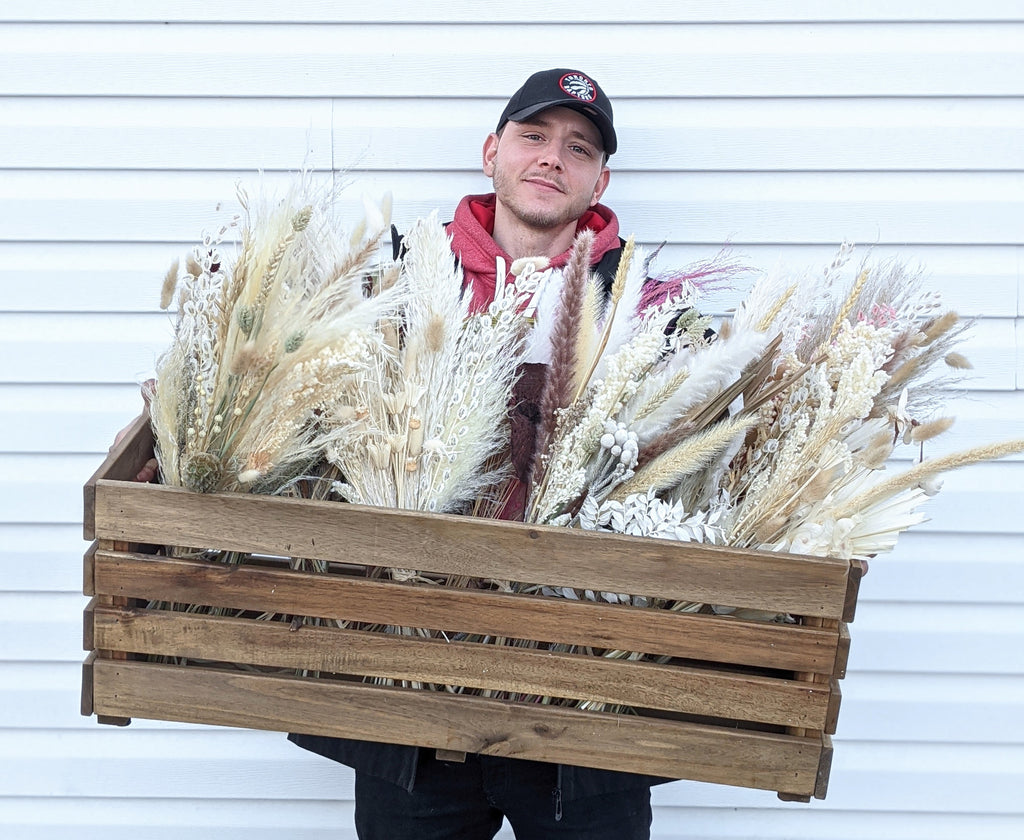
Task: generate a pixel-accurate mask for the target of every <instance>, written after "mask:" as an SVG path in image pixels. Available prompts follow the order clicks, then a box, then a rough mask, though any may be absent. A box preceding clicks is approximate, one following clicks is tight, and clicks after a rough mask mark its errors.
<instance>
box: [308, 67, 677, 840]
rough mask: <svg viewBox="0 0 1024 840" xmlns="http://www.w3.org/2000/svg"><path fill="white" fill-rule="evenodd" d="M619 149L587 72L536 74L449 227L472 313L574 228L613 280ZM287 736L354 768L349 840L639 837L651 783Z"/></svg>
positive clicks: (603, 100) (557, 249) (645, 832)
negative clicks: (518, 267) (507, 828)
mask: <svg viewBox="0 0 1024 840" xmlns="http://www.w3.org/2000/svg"><path fill="white" fill-rule="evenodd" d="M616 148H617V139H616V135H615V129H614V126H613V122H612V107H611V103H610V102H609V101H608V98H607V97H606V96H605V94H604V93H603V91H602V90H601V89H600V87H599V86H598V85H597V83H596V82H595V81H594V80H593V79H591V78H590V77H589V76H587V75H586V74H584V73H581V72H578V71H575V70H567V69H554V70H545V71H542V72H539V73H535V74H534V75H532V76H531V77H530V78H529V79H527V80H526V82H525V84H524V85H523V86H522V87H521V88H520V89H519V90H518V91H517V92H516V93H515V94H514V95H513V96H512V98H511V99H510V100H509V102H508V104H507V105H506V107H505V110H504V111H503V113H502V115H501V118H500V119H499V120H498V124H497V127H496V129H495V131H494V132H493V133H492V134H490V135H488V137H487V139H486V140H485V141H484V146H483V172H484V174H485V175H487V176H488V177H489V178H491V180H492V182H493V185H494V192H493V193H491V194H489V195H474V196H467V197H465V198H463V199H462V201H461V202H460V203H459V205H458V207H457V209H456V211H455V217H454V219H453V221H452V222H451V223H450V224H449V225H448V233H449V235H450V236H451V237H452V250H453V251H454V253H455V255H456V256H457V257H458V258H459V260H460V261H461V263H462V267H463V271H464V275H465V281H466V294H469V295H471V305H472V308H473V309H474V311H480V310H482V309H484V308H486V307H487V305H488V304H489V303H490V302H491V300H492V299H493V297H494V294H495V290H496V287H497V284H498V283H506V282H508V280H509V278H510V274H509V272H510V269H511V268H512V265H513V263H514V262H515V260H517V259H519V258H523V257H542V258H546V259H547V260H548V261H549V268H550V269H551V274H553V275H556V279H557V275H558V273H559V270H560V269H561V268H562V267H563V266H564V265H565V264H566V262H567V261H568V258H569V253H570V250H571V246H572V243H573V240H574V238H575V236H576V234H577V233H579V232H580V231H582V230H585V229H589V230H591V231H593V232H594V249H593V252H592V260H591V261H592V265H593V267H594V268H595V270H596V271H597V272H598V273H599V274H600V275H601V276H602V277H603V278H604V279H605V281H606V283H607V282H610V279H611V277H612V276H613V275H614V273H615V269H616V267H617V263H618V258H619V255H620V253H621V244H622V242H621V240H620V239H619V235H618V233H619V225H618V220H617V219H616V217H615V214H614V213H613V212H612V211H611V210H609V209H608V208H607V207H605V206H603V205H602V204H600V203H599V202H600V199H601V196H602V195H603V194H604V191H605V189H606V188H607V186H608V180H609V177H610V173H609V170H608V166H607V161H608V157H609V156H610V155H611V154H613V153H614V152H615V150H616ZM499 273H500V276H499ZM520 402H522V400H520ZM519 409H520V410H521V405H520V406H519ZM516 419H517V418H515V417H513V428H514V429H515V426H516V423H515V421H516ZM517 467H518V465H517ZM289 737H290V739H291V740H292V741H294V742H295V743H297V744H298V745H299V746H302V747H304V748H306V749H309V750H312V751H314V752H316V753H319V754H320V755H324V756H326V757H328V758H331V759H334V760H335V761H341V762H343V763H345V764H349V765H350V766H352V767H353V768H355V770H356V814H355V821H356V829H357V832H358V835H359V837H360V840H442V838H443V840H451V838H460V839H462V840H478V839H479V840H486V839H489V838H491V837H493V836H494V835H495V834H496V833H497V831H498V830H499V828H500V827H501V824H502V818H503V817H505V818H507V819H508V821H509V823H510V824H511V825H512V828H513V830H514V831H515V833H516V837H517V838H518V840H541V838H549V837H550V838H566V840H569V838H572V840H633V839H634V838H648V837H649V836H650V824H651V808H650V785H651V784H652V783H654V782H657V781H661V780H658V779H653V778H650V777H646V776H638V775H634V774H627V773H617V772H612V771H606V770H593V769H589V768H580V767H569V766H558V765H553V764H544V763H540V762H532V761H522V760H517V759H509V758H497V757H491V756H467V758H466V760H465V761H464V762H457V761H454V762H452V761H444V760H442V759H440V758H438V756H437V755H436V754H435V752H434V751H433V750H427V749H416V748H413V747H404V746H398V745H392V744H376V743H369V742H361V741H352V740H347V739H335V738H324V737H318V736H308V735H291V736H289Z"/></svg>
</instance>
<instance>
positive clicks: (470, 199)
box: [447, 193, 620, 312]
mask: <svg viewBox="0 0 1024 840" xmlns="http://www.w3.org/2000/svg"><path fill="white" fill-rule="evenodd" d="M495 204H496V201H495V198H494V193H491V194H489V195H467V196H466V197H465V198H463V199H462V201H460V202H459V206H458V207H457V208H456V209H455V218H454V220H453V221H451V222H450V223H449V224H448V228H447V229H448V235H449V236H451V237H452V251H453V252H454V253H455V256H456V257H458V258H459V260H460V261H461V262H462V270H463V273H464V275H465V283H466V285H467V286H470V287H471V289H472V292H473V299H472V300H471V301H470V309H471V311H473V312H481V311H483V310H484V309H485V308H486V307H487V305H488V304H489V303H490V302H491V301H492V300H494V289H495V285H496V282H497V278H496V277H495V271H496V268H495V266H496V259H497V258H498V257H501V258H502V259H503V260H504V261H505V269H506V271H507V270H508V269H509V268H511V266H512V257H510V256H509V255H508V254H506V253H505V252H504V251H503V250H502V249H501V247H500V246H499V245H498V243H497V242H495V241H494V239H493V237H492V233H493V232H494V208H495ZM588 228H589V229H590V230H592V231H594V233H595V237H594V251H593V254H592V255H591V265H597V264H598V263H599V262H600V261H601V257H603V256H604V255H605V254H606V253H607V252H608V251H611V250H612V249H614V248H618V247H619V244H620V243H619V220H618V219H617V218H616V217H615V214H614V213H613V212H612V211H611V210H609V209H608V208H607V207H605V206H604V205H603V204H595V205H594V206H593V207H591V208H590V209H589V210H587V211H586V212H585V213H584V214H583V216H582V217H581V218H580V220H579V223H578V224H577V225H576V232H577V233H579V232H580V231H581V230H586V229H588ZM571 250H572V249H571V248H569V249H566V251H565V252H564V253H562V254H559V255H558V256H557V257H555V258H554V259H552V260H551V265H552V266H554V267H555V268H561V267H562V266H564V265H565V264H566V263H567V262H568V260H569V253H570V251H571ZM537 256H544V255H543V254H538V255H537ZM508 279H509V277H508V276H506V277H504V278H503V282H507V281H508Z"/></svg>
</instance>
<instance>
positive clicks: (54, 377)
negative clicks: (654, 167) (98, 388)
mask: <svg viewBox="0 0 1024 840" xmlns="http://www.w3.org/2000/svg"><path fill="white" fill-rule="evenodd" d="M172 333H173V323H172V317H171V316H170V315H168V314H165V313H159V312H158V313H145V314H132V315H104V314H100V313H95V314H94V313H83V314H56V313H54V314H50V313H33V314H9V313H2V312H0V382H3V383H20V384H26V385H27V384H31V383H39V384H47V383H68V384H72V383H76V384H77V383H81V384H85V383H108V384H114V383H125V382H126V380H127V381H129V382H131V381H135V382H141V381H142V380H143V379H145V378H146V377H147V376H149V375H152V374H151V371H152V370H153V368H154V367H155V364H156V360H157V358H158V356H159V355H160V352H161V351H162V350H163V349H164V348H166V347H167V346H168V345H169V343H170V341H171V336H172ZM1015 342H1016V326H1015V324H1014V322H1013V320H1011V319H1003V318H988V319H985V320H983V321H979V322H978V323H977V324H976V325H975V327H974V328H973V329H972V330H971V332H970V333H969V334H968V336H967V338H966V339H965V341H964V342H963V344H962V345H961V349H962V351H963V352H964V353H965V354H966V355H967V356H968V357H969V358H970V360H971V362H972V363H973V365H974V369H973V370H972V371H970V373H971V378H970V380H969V382H968V386H969V387H970V388H971V389H972V390H978V391H1012V390H1013V389H1014V388H1015V386H1016V381H1017V377H1016V373H1017V371H1016V367H1017V364H1018V360H1017V358H1016V344H1015Z"/></svg>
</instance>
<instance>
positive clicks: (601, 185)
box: [590, 166, 612, 207]
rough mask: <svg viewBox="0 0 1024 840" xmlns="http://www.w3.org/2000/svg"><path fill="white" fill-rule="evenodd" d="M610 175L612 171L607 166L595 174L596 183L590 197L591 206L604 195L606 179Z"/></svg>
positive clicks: (607, 179) (606, 184)
mask: <svg viewBox="0 0 1024 840" xmlns="http://www.w3.org/2000/svg"><path fill="white" fill-rule="evenodd" d="M611 177H612V172H611V170H610V169H609V168H608V167H607V166H605V167H604V168H602V169H601V174H600V175H598V176H597V183H596V184H595V185H594V195H593V198H591V199H590V206H591V207H593V206H594V205H595V204H597V202H599V201H600V200H601V196H602V195H604V191H605V190H606V189H608V181H609V179H610V178H611Z"/></svg>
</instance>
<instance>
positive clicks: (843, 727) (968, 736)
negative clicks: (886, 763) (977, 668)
mask: <svg viewBox="0 0 1024 840" xmlns="http://www.w3.org/2000/svg"><path fill="white" fill-rule="evenodd" d="M851 632H852V633H853V642H854V644H856V642H857V628H856V625H854V626H853V627H852V628H851ZM841 688H842V692H843V702H842V708H841V710H840V713H839V732H838V736H837V737H841V738H842V740H843V744H846V743H849V742H852V741H875V742H877V741H889V742H901V741H902V742H931V743H935V744H939V743H955V744H967V743H971V742H976V743H989V744H1015V745H1024V726H1022V725H1021V715H1022V714H1024V675H1015V676H1002V675H992V674H970V675H964V674H917V673H864V672H861V671H853V672H850V673H849V674H848V675H847V677H846V679H844V680H843V682H842V684H841Z"/></svg>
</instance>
